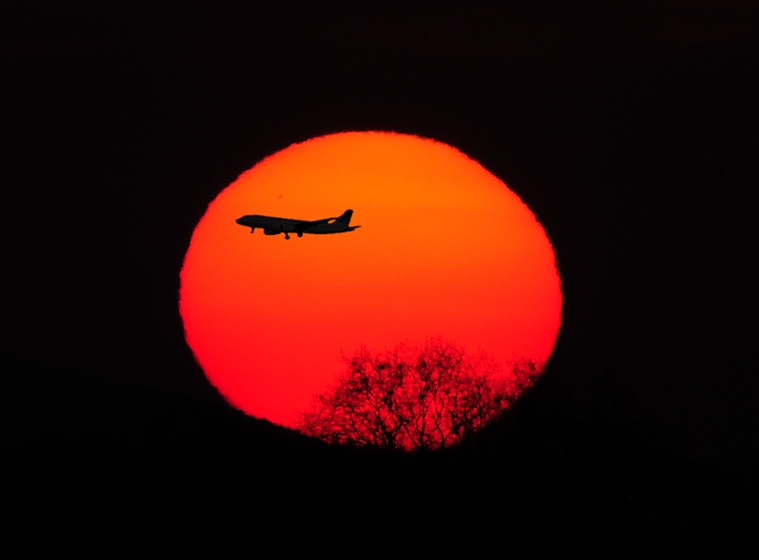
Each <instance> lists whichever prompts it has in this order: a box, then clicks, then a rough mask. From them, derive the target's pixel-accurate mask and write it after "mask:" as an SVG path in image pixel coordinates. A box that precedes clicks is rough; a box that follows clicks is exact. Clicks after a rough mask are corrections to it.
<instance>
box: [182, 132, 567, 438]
mask: <svg viewBox="0 0 759 560" xmlns="http://www.w3.org/2000/svg"><path fill="white" fill-rule="evenodd" d="M349 208H350V209H353V210H354V215H353V220H352V222H351V223H352V225H354V224H355V225H361V226H362V227H361V229H358V230H355V231H353V232H349V233H340V234H334V235H304V236H303V237H302V238H297V237H295V236H293V238H292V239H290V240H285V239H284V238H283V236H282V235H278V236H265V235H263V233H262V232H261V231H260V230H256V232H255V234H254V235H251V234H250V230H249V229H247V228H244V227H241V226H240V225H238V224H237V223H235V220H236V219H237V218H239V217H241V216H243V215H246V214H262V215H267V216H279V217H285V218H297V219H304V220H315V219H319V218H326V217H331V216H339V215H340V214H341V213H342V212H343V211H344V210H346V209H349ZM561 303H562V297H561V287H560V281H559V275H558V272H557V270H556V263H555V257H554V253H553V249H552V247H551V244H550V242H549V240H548V237H547V236H546V234H545V231H544V230H543V228H542V226H541V225H540V224H539V223H538V221H537V220H536V218H535V216H534V215H533V214H532V212H531V211H530V210H529V209H528V208H527V206H526V205H525V204H524V203H523V202H522V201H521V200H520V199H519V197H517V195H516V194H514V193H513V192H512V191H511V190H509V189H508V188H507V187H506V185H505V184H504V183H503V182H502V181H500V180H499V179H498V178H496V177H495V176H493V175H492V174H491V173H489V172H488V171H487V170H485V169H484V168H483V167H482V166H481V165H479V164H478V163H477V162H475V161H473V160H472V159H470V158H468V157H467V156H465V155H464V154H462V153H461V152H459V151H458V150H456V149H455V148H452V147H451V146H448V145H446V144H442V143H440V142H435V141H433V140H428V139H423V138H419V137H416V136H410V135H403V134H396V133H384V132H348V133H340V134H333V135H329V136H324V137H320V138H315V139H312V140H309V141H307V142H303V143H300V144H294V145H292V146H290V147H288V148H286V149H284V150H282V151H280V152H278V153H276V154H274V155H272V156H270V157H268V158H266V159H265V160H263V161H262V162H260V163H258V164H257V165H256V166H255V167H253V168H252V169H250V170H249V171H247V172H245V173H243V174H242V175H241V176H240V177H239V178H238V179H237V180H236V181H235V182H234V183H232V184H231V185H229V186H228V187H227V188H225V189H224V190H223V191H222V192H221V193H220V194H219V195H218V196H217V197H216V199H215V200H214V201H213V202H212V203H211V204H210V205H209V206H208V210H207V211H206V213H205V215H204V216H203V218H202V219H201V220H200V222H199V223H198V225H197V227H196V228H195V231H194V232H193V235H192V239H191V241H190V247H189V249H188V250H187V254H186V256H185V260H184V265H183V267H182V271H181V275H180V301H179V304H180V305H179V307H180V313H181V316H182V319H183V321H184V328H185V336H186V339H187V343H188V344H189V346H190V348H191V349H192V351H193V353H194V355H195V357H196V359H197V360H198V362H199V364H200V365H201V367H202V368H203V371H204V372H205V374H206V376H207V377H208V379H209V381H210V382H211V383H212V384H213V385H214V386H215V387H216V388H217V389H218V390H219V391H220V392H221V394H222V395H223V396H224V397H225V398H226V399H227V400H228V401H229V402H230V403H231V404H232V405H234V406H236V407H238V408H239V409H241V410H243V411H244V412H246V413H247V414H250V415H252V416H256V417H260V418H266V419H268V420H270V421H272V422H275V423H277V424H281V425H283V426H288V427H294V426H295V425H296V423H297V421H298V419H299V416H300V413H302V412H305V411H307V410H308V409H309V408H310V406H311V403H312V402H313V399H314V397H315V395H316V394H318V393H321V392H323V391H325V390H326V389H327V388H328V387H329V386H330V385H331V383H332V382H333V381H334V380H335V378H336V377H337V376H338V375H340V374H341V373H342V372H343V370H344V365H343V363H342V356H343V355H350V354H352V353H353V352H354V351H355V350H356V349H357V348H358V347H359V346H360V345H362V344H363V345H366V346H367V347H369V348H374V349H379V350H381V349H385V348H391V347H393V346H395V345H396V344H397V343H399V342H402V341H408V340H412V341H422V340H424V339H425V338H426V337H429V336H441V337H443V338H445V339H448V340H450V341H453V342H455V343H457V344H460V345H462V346H464V347H465V348H466V349H467V350H469V351H471V352H477V351H480V350H481V351H485V352H486V353H488V354H490V355H491V356H493V357H494V358H495V359H496V360H498V361H501V362H504V363H505V362H508V361H510V360H513V359H518V358H529V359H533V360H536V361H538V362H545V361H546V360H547V359H548V357H549V356H550V354H551V352H552V350H553V346H554V344H555V341H556V337H557V335H558V331H559V326H560V323H561Z"/></svg>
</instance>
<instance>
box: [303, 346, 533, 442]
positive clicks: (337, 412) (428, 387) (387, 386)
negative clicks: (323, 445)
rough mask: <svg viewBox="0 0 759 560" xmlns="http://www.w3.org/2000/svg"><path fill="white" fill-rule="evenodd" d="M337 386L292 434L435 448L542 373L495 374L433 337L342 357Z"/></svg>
mask: <svg viewBox="0 0 759 560" xmlns="http://www.w3.org/2000/svg"><path fill="white" fill-rule="evenodd" d="M344 361H345V363H346V366H347V369H346V371H345V373H344V374H343V375H342V377H340V378H339V379H338V381H337V383H336V385H335V386H334V387H333V388H332V389H331V390H329V391H327V392H326V393H324V394H322V395H319V396H318V397H317V398H316V401H315V404H314V407H313V410H312V411H311V412H308V413H305V414H303V416H302V418H301V423H300V425H299V429H300V431H301V432H303V433H305V434H308V435H311V436H315V437H318V438H320V439H322V440H324V441H327V442H330V443H339V444H349V445H371V446H377V447H381V448H385V449H403V450H406V451H411V450H427V449H440V448H443V447H446V446H449V445H453V444H456V443H460V442H461V441H462V440H463V439H464V438H465V437H466V436H467V435H469V434H470V433H472V432H474V431H476V430H478V429H480V428H481V427H483V426H485V425H486V424H488V423H490V422H492V421H493V420H495V419H496V418H497V417H498V416H499V415H500V414H501V413H502V412H503V411H504V410H505V409H506V408H508V406H509V405H510V404H511V403H512V402H513V401H514V400H515V399H516V397H517V396H518V395H519V394H520V393H521V392H522V391H523V390H524V389H525V388H527V387H529V386H530V385H531V384H532V382H533V381H534V379H535V378H536V377H537V375H538V374H539V373H540V372H541V368H540V367H539V365H538V364H537V363H535V362H533V361H530V360H520V361H516V362H512V363H511V364H509V367H510V369H511V371H507V372H502V371H501V368H500V367H499V365H498V364H497V363H496V362H495V361H493V360H492V359H490V358H488V357H487V356H486V355H485V354H479V355H477V356H471V355H468V354H466V352H465V351H464V349H463V348H461V347H459V346H457V345H455V344H453V343H450V342H446V341H444V340H442V339H440V338H431V339H428V340H426V341H425V343H424V344H410V343H409V344H399V345H398V346H396V347H395V348H393V349H392V350H386V351H385V352H378V353H372V352H371V351H370V350H368V349H367V348H366V347H361V348H359V349H358V351H357V352H356V353H355V354H354V355H353V356H351V357H346V358H345V360H344Z"/></svg>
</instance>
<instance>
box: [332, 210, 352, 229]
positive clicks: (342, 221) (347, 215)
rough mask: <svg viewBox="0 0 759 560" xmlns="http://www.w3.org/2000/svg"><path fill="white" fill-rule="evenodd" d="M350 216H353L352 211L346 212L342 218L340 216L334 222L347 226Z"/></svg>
mask: <svg viewBox="0 0 759 560" xmlns="http://www.w3.org/2000/svg"><path fill="white" fill-rule="evenodd" d="M351 216H353V210H346V211H345V212H343V215H342V216H340V217H339V218H338V219H337V220H335V223H336V224H345V225H346V226H348V225H350V223H351Z"/></svg>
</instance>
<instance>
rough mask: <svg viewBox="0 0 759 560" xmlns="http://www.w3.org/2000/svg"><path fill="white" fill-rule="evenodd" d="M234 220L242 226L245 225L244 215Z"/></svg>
mask: <svg viewBox="0 0 759 560" xmlns="http://www.w3.org/2000/svg"><path fill="white" fill-rule="evenodd" d="M235 222H237V223H238V224H240V225H241V226H244V225H245V216H243V217H242V218H237V219H236V220H235Z"/></svg>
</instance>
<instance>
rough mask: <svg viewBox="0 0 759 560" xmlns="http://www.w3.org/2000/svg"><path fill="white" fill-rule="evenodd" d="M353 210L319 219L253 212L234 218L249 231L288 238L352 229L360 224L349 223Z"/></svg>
mask: <svg viewBox="0 0 759 560" xmlns="http://www.w3.org/2000/svg"><path fill="white" fill-rule="evenodd" d="M352 215H353V210H346V211H345V212H343V215H342V216H340V217H338V218H324V219H321V220H313V221H307V220H293V219H291V218H274V217H272V216H259V215H258V214H253V215H249V216H243V217H242V218H238V219H237V220H235V221H236V222H237V223H238V224H240V225H241V226H245V227H249V228H250V233H253V232H254V231H256V228H261V229H263V230H264V233H265V234H266V235H279V234H280V233H284V234H285V239H290V236H289V235H288V234H290V233H295V234H297V235H298V237H303V234H304V233H343V232H346V231H353V230H354V229H356V228H360V227H361V226H352V225H350V222H351V216H352Z"/></svg>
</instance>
